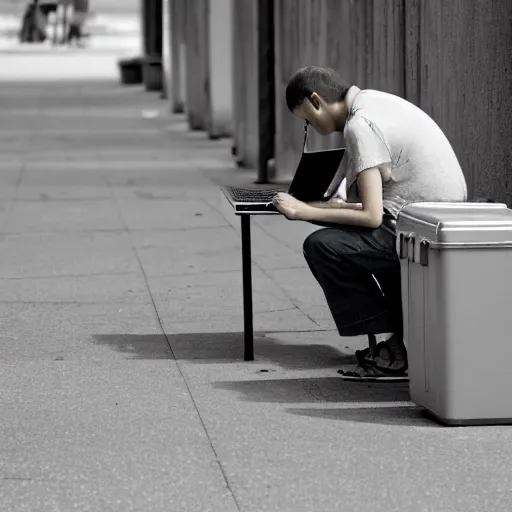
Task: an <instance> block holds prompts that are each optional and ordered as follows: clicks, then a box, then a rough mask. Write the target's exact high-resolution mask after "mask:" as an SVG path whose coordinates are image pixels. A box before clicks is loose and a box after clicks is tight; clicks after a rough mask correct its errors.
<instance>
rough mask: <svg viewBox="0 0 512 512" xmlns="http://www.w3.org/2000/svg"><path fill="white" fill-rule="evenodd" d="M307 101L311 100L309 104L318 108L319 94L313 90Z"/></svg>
mask: <svg viewBox="0 0 512 512" xmlns="http://www.w3.org/2000/svg"><path fill="white" fill-rule="evenodd" d="M309 101H310V102H311V105H313V107H314V108H315V109H316V110H318V109H319V108H320V96H318V94H317V93H316V92H313V93H312V94H311V96H310V97H309Z"/></svg>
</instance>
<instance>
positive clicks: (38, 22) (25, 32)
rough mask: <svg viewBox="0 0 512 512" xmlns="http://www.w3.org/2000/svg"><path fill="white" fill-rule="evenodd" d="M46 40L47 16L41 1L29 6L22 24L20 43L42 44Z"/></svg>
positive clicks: (36, 0)
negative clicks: (42, 8) (40, 3)
mask: <svg viewBox="0 0 512 512" xmlns="http://www.w3.org/2000/svg"><path fill="white" fill-rule="evenodd" d="M45 39H46V16H45V15H44V13H43V11H42V10H41V7H40V6H39V0H34V1H33V2H32V3H30V4H28V5H27V8H26V10H25V13H24V15H23V19H22V22H21V30H20V41H21V42H22V43H42V42H43V41H44V40H45Z"/></svg>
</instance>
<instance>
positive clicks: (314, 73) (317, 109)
mask: <svg viewBox="0 0 512 512" xmlns="http://www.w3.org/2000/svg"><path fill="white" fill-rule="evenodd" d="M349 89H350V85H349V84H348V83H347V82H345V81H344V80H343V79H342V78H341V77H340V76H339V75H338V73H336V72H335V71H333V70H332V69H326V68H320V67H317V66H308V67H305V68H301V69H299V70H298V71H297V72H295V74H294V75H293V76H292V77H291V79H290V81H289V82H288V85H287V87H286V104H287V106H288V108H289V109H290V111H291V112H293V113H294V114H295V115H296V116H297V117H300V118H301V119H304V120H305V121H307V122H308V123H309V124H311V126H313V128H314V129H315V130H316V131H317V132H318V133H320V134H321V135H329V134H330V133H332V132H334V131H336V130H342V129H343V126H344V124H345V121H346V118H347V106H346V104H345V96H346V95H347V92H348V90H349Z"/></svg>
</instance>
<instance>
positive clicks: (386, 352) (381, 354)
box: [338, 335, 409, 382]
mask: <svg viewBox="0 0 512 512" xmlns="http://www.w3.org/2000/svg"><path fill="white" fill-rule="evenodd" d="M355 355H356V359H357V366H356V367H355V368H353V369H351V370H339V371H338V373H340V374H341V375H343V378H344V379H345V380H363V379H364V380H366V381H368V380H372V381H377V380H380V381H394V382H396V381H397V380H398V381H408V380H409V377H408V375H407V368H408V364H407V353H406V351H405V347H404V346H403V343H401V342H400V340H399V339H398V338H397V337H396V336H394V335H393V336H392V337H391V338H390V339H389V340H387V341H382V342H380V343H379V344H377V345H375V344H374V343H371V340H370V346H369V347H368V348H366V349H364V350H356V354H355Z"/></svg>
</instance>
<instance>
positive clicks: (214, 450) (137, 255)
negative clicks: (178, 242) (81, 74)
mask: <svg viewBox="0 0 512 512" xmlns="http://www.w3.org/2000/svg"><path fill="white" fill-rule="evenodd" d="M107 186H108V187H109V190H110V194H111V197H112V200H113V201H114V205H115V207H116V209H117V212H118V215H119V218H120V221H121V223H122V224H123V226H124V228H125V231H126V233H127V235H128V238H129V240H130V244H131V246H132V249H133V252H134V254H135V257H136V258H137V262H138V264H139V267H140V270H141V272H142V277H143V279H144V282H145V284H146V289H147V292H148V294H149V297H150V299H151V303H152V305H153V309H154V311H155V315H156V319H157V322H158V325H159V326H160V330H161V331H162V335H163V336H164V338H165V341H166V342H167V345H168V347H169V350H170V351H171V355H172V358H173V359H174V362H175V364H176V368H177V369H178V372H179V374H180V376H181V378H182V381H183V384H184V385H185V388H186V389H187V392H188V396H189V397H190V401H191V403H192V406H193V407H194V409H195V411H196V414H197V417H198V419H199V421H200V423H201V426H202V428H203V431H204V433H205V435H206V438H207V440H208V443H209V444H210V448H211V450H212V452H213V455H214V456H215V462H216V463H217V466H218V467H219V469H220V472H221V474H222V477H223V479H224V483H225V485H226V487H227V489H228V491H229V493H230V495H231V497H232V499H233V502H234V504H235V507H236V508H237V510H238V511H240V512H241V508H240V504H239V503H238V500H237V497H236V495H235V492H234V490H233V489H232V487H231V484H230V482H229V479H228V475H227V473H226V471H225V469H224V466H223V465H222V461H221V460H220V458H219V455H218V453H217V450H216V449H215V446H214V444H213V440H212V438H211V436H210V434H209V432H208V429H207V427H206V424H205V422H204V420H203V418H202V416H201V413H200V411H199V407H198V405H197V402H196V401H195V399H194V396H193V395H192V390H191V389H190V386H189V384H188V382H187V379H186V377H185V374H184V373H183V370H182V368H181V366H180V364H179V362H178V360H177V359H176V355H175V353H174V350H173V348H172V344H171V342H170V340H169V337H168V336H167V333H166V332H165V329H164V326H163V323H162V319H161V318H160V315H159V313H158V308H157V307H156V302H155V298H154V296H153V293H152V292H151V288H150V286H149V280H148V277H147V275H146V272H145V270H144V266H143V264H142V261H141V259H140V256H139V252H138V251H137V247H136V246H135V244H134V243H133V239H132V236H131V232H130V230H129V229H128V226H127V225H126V223H125V220H124V217H123V213H122V211H121V208H120V207H119V203H118V201H117V196H116V195H115V193H114V189H113V186H112V183H111V182H110V181H109V180H107Z"/></svg>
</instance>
